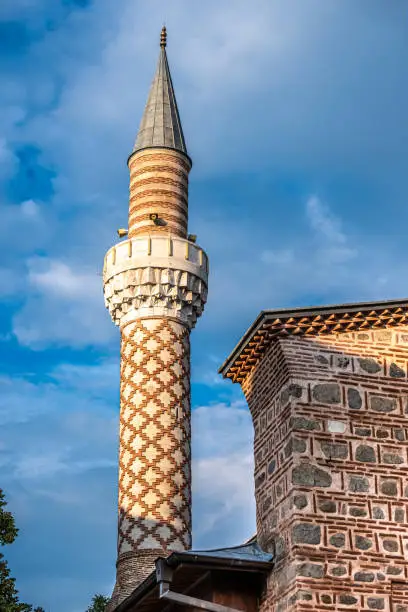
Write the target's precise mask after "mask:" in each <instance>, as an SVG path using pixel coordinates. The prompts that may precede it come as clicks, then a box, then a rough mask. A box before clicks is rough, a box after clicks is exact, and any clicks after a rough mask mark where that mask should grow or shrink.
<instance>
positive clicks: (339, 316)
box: [219, 298, 408, 383]
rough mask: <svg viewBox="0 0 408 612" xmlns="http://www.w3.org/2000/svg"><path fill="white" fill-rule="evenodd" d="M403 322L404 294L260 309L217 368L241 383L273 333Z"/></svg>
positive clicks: (407, 317) (407, 303) (407, 309)
mask: <svg viewBox="0 0 408 612" xmlns="http://www.w3.org/2000/svg"><path fill="white" fill-rule="evenodd" d="M406 323H408V298H405V299H402V300H392V301H387V302H363V303H354V304H335V305H331V306H316V307H308V308H293V309H285V310H264V311H262V312H261V313H260V315H259V316H258V317H257V319H256V320H255V322H254V323H253V324H252V325H251V327H250V328H249V329H248V330H247V332H246V333H245V335H244V336H243V337H242V338H241V340H240V341H239V342H238V344H237V346H236V347H235V348H234V350H233V351H232V353H231V354H230V356H229V357H228V358H227V359H226V361H225V362H224V363H223V365H222V366H221V367H220V369H219V372H220V373H221V374H222V375H223V377H224V378H230V379H231V380H232V382H239V383H241V382H242V381H243V380H244V379H245V377H246V375H247V374H248V372H249V371H250V370H251V369H252V368H253V367H254V365H256V363H257V362H258V361H259V359H260V358H261V357H262V355H263V354H264V352H265V351H266V349H267V347H268V346H269V345H270V343H271V341H272V340H273V339H274V338H277V337H285V336H317V335H320V334H331V333H336V332H341V333H346V332H352V331H363V330H367V329H381V328H384V327H392V326H394V327H395V326H396V325H403V324H406Z"/></svg>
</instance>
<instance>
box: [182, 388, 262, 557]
mask: <svg viewBox="0 0 408 612" xmlns="http://www.w3.org/2000/svg"><path fill="white" fill-rule="evenodd" d="M192 432H193V440H192V449H193V458H194V461H193V521H194V546H195V547H198V548H211V547H215V546H227V545H234V544H240V543H241V542H243V541H244V540H245V539H246V538H247V537H249V536H250V535H252V533H253V532H254V531H255V506H254V491H253V451H252V444H253V429H252V421H251V416H250V414H249V411H248V408H247V407H246V405H245V402H244V401H243V400H240V401H236V402H233V403H232V404H230V405H228V404H226V403H216V404H213V405H209V406H200V407H198V408H196V409H195V410H193V414H192Z"/></svg>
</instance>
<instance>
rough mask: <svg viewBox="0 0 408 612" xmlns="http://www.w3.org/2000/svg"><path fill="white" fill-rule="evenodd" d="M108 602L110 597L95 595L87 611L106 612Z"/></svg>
mask: <svg viewBox="0 0 408 612" xmlns="http://www.w3.org/2000/svg"><path fill="white" fill-rule="evenodd" d="M108 603H109V597H105V596H104V595H94V596H93V598H92V603H91V605H90V606H89V608H87V610H86V612H105V608H106V606H107V605H108ZM34 612H35V610H34Z"/></svg>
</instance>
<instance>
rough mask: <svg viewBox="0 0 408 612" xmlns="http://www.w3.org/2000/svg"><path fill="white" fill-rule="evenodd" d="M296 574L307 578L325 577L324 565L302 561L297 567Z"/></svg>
mask: <svg viewBox="0 0 408 612" xmlns="http://www.w3.org/2000/svg"><path fill="white" fill-rule="evenodd" d="M296 574H297V575H298V576H304V577H305V578H323V576H324V567H323V565H320V564H317V563H300V564H299V565H298V566H297V567H296Z"/></svg>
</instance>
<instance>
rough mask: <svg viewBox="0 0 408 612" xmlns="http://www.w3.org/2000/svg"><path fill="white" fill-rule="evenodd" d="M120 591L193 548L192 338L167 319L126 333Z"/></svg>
mask: <svg viewBox="0 0 408 612" xmlns="http://www.w3.org/2000/svg"><path fill="white" fill-rule="evenodd" d="M119 435H120V450H119V524H118V561H117V587H116V591H117V592H119V593H120V599H123V598H124V597H126V595H127V594H129V593H130V592H131V590H132V588H135V586H136V584H137V583H138V582H140V580H142V579H144V578H145V577H146V576H147V575H148V574H149V573H150V572H151V571H152V570H153V568H154V563H153V562H154V559H156V558H157V557H158V556H160V555H167V554H169V553H170V552H171V551H172V550H185V549H188V548H190V547H191V474H190V471H191V468H190V462H191V450H190V437H191V436H190V331H189V329H188V328H187V327H186V326H185V325H182V324H180V323H179V322H177V321H173V320H171V319H166V318H156V319H153V318H152V319H142V320H138V321H134V322H132V323H130V324H128V325H126V326H125V327H124V328H123V329H122V348H121V382H120V434H119Z"/></svg>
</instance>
